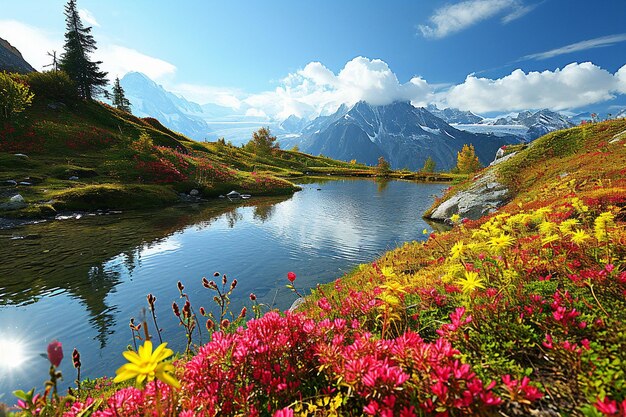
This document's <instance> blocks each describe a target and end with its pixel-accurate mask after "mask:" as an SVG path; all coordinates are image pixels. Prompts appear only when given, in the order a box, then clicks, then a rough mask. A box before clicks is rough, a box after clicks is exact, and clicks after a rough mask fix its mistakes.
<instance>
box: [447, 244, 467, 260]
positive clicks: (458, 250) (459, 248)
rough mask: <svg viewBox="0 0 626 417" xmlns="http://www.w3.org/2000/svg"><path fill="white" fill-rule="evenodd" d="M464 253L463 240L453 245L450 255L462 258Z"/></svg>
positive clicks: (453, 257) (454, 257)
mask: <svg viewBox="0 0 626 417" xmlns="http://www.w3.org/2000/svg"><path fill="white" fill-rule="evenodd" d="M464 253H465V247H464V246H463V241H461V240H459V241H458V242H456V243H455V244H454V246H452V249H450V255H451V256H452V259H456V258H460V257H462V256H463V254H464Z"/></svg>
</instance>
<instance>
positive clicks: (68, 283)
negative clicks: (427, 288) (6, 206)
mask: <svg viewBox="0 0 626 417" xmlns="http://www.w3.org/2000/svg"><path fill="white" fill-rule="evenodd" d="M313 181H315V182H309V183H305V184H301V186H302V188H303V189H302V191H300V192H297V193H295V194H294V195H292V196H285V197H255V196H253V197H252V198H250V199H248V200H239V201H229V200H228V199H215V200H210V201H208V202H205V203H199V204H186V205H181V206H175V207H170V208H165V209H159V210H155V211H150V212H145V211H128V212H122V213H112V214H111V213H109V214H104V213H81V214H80V215H71V216H68V217H67V218H66V219H64V220H54V221H46V222H43V223H39V224H31V225H25V226H20V227H16V228H12V229H5V230H0V402H6V403H8V404H14V402H15V399H14V398H13V397H12V394H11V392H12V391H13V390H15V389H23V390H25V391H26V390H29V389H31V388H36V391H37V392H42V391H43V388H44V387H43V384H44V382H45V381H46V379H48V370H49V364H48V361H47V360H46V359H44V358H43V357H41V354H43V353H44V352H45V350H46V346H47V344H48V343H49V342H50V341H52V340H55V339H56V340H59V341H60V342H61V343H62V344H63V349H64V353H65V359H64V360H63V361H62V363H61V365H60V368H59V369H60V370H61V371H62V373H63V377H64V379H63V382H62V383H61V385H60V386H61V388H62V389H65V388H66V387H67V386H70V385H73V381H74V379H75V378H76V371H75V370H74V369H73V366H72V359H71V352H72V349H73V348H77V349H78V350H79V351H80V354H81V361H82V375H81V378H95V377H100V376H105V375H106V376H114V372H115V370H116V369H117V368H118V367H119V366H121V365H122V364H123V363H124V362H125V360H124V358H123V357H122V354H121V353H122V351H123V350H125V349H126V348H127V347H128V346H132V343H133V342H132V340H133V339H132V335H131V330H130V328H129V321H130V319H131V318H134V319H135V322H136V323H139V322H141V321H142V320H144V319H146V320H147V321H148V323H149V327H150V331H151V333H152V334H153V336H155V333H156V332H155V331H154V326H153V322H152V317H151V314H150V312H149V310H148V308H147V307H148V304H147V301H146V296H147V294H149V293H151V294H153V295H154V296H155V297H156V303H155V311H156V315H157V320H158V324H159V327H160V328H161V329H162V332H161V334H162V337H163V340H164V341H167V342H168V346H169V347H171V348H173V349H174V350H175V351H184V349H185V332H184V330H183V328H182V327H181V326H179V322H178V318H177V317H176V316H175V315H174V314H173V312H172V302H174V301H176V302H178V303H179V305H180V306H181V307H182V304H183V303H184V300H182V299H181V298H180V293H179V290H178V288H177V282H178V281H181V282H182V283H183V284H184V286H185V288H184V292H185V293H186V294H187V295H188V296H189V299H190V300H191V303H192V306H193V307H194V308H195V309H196V311H197V309H198V308H199V307H200V306H203V307H204V308H206V309H207V310H210V309H211V308H213V307H214V306H215V303H214V301H213V295H214V293H213V292H212V291H211V290H208V289H206V288H204V287H203V285H202V278H203V277H207V279H209V280H210V279H215V280H216V281H217V282H218V284H221V281H220V280H221V275H220V277H217V278H214V277H213V274H214V273H215V272H219V273H220V274H226V275H227V277H228V281H229V283H230V282H231V281H232V279H233V278H236V279H237V281H238V285H237V287H236V288H235V289H234V291H233V293H232V296H231V305H230V309H231V310H232V311H233V314H235V316H236V315H237V314H238V313H239V311H240V310H241V308H242V307H243V306H248V312H249V313H248V314H251V311H250V305H251V302H250V300H249V295H250V293H254V294H255V295H256V296H257V301H258V302H259V303H262V304H265V305H266V306H267V308H278V309H280V310H286V309H288V308H289V307H290V306H291V304H292V303H293V302H294V301H295V300H296V298H297V296H296V295H295V294H294V293H293V292H292V291H291V290H289V289H288V288H286V284H288V283H289V281H287V272H289V271H293V272H295V273H296V275H297V278H296V280H295V282H294V285H295V287H296V288H297V289H298V291H299V292H300V293H303V294H306V293H308V291H309V290H310V289H311V288H315V286H316V285H317V284H318V283H319V284H322V283H327V282H331V281H333V280H334V279H336V278H339V277H341V276H342V275H344V274H345V273H347V272H349V271H351V270H352V269H353V268H355V267H357V266H358V265H359V264H361V263H370V262H372V261H374V260H375V259H376V258H377V257H378V256H380V255H382V254H383V253H384V252H385V251H387V250H390V249H393V248H395V247H397V246H398V245H401V244H402V243H404V242H406V241H412V240H420V239H425V238H426V236H424V234H423V230H424V229H428V230H432V226H431V225H429V224H427V223H426V222H425V221H424V220H423V219H422V217H421V215H422V213H423V212H424V211H425V210H426V209H427V208H428V207H429V206H430V205H431V204H432V202H433V199H434V196H437V195H440V194H441V192H442V190H443V189H444V188H446V187H447V186H448V185H447V184H429V183H416V182H409V181H383V182H381V181H375V180H371V179H370V180H364V179H358V180H357V179H339V180H336V179H335V180H328V181H326V180H313ZM200 324H201V325H204V320H203V319H202V318H200ZM202 337H203V338H204V341H205V342H206V341H207V333H206V331H205V332H204V333H203V334H202ZM195 341H196V342H199V341H200V340H199V337H198V335H197V334H196V340H195ZM44 356H45V355H44Z"/></svg>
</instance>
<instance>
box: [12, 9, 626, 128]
mask: <svg viewBox="0 0 626 417" xmlns="http://www.w3.org/2000/svg"><path fill="white" fill-rule="evenodd" d="M5 3H8V4H4V5H3V12H2V15H0V37H3V38H5V39H7V40H9V42H11V43H12V44H13V45H15V46H17V47H18V48H19V49H20V50H21V51H22V52H23V54H24V56H25V57H26V59H27V60H29V62H31V63H32V64H33V65H35V67H41V65H43V63H45V61H46V57H45V52H46V50H50V49H59V50H60V45H61V42H62V37H63V31H64V20H63V14H62V8H63V5H64V4H65V1H62V0H21V1H19V2H18V1H11V2H5ZM598 3H600V2H589V1H579V0H465V1H458V0H450V1H439V0H437V1H434V0H433V1H426V0H420V1H406V0H397V1H395V0H394V1H385V2H378V1H362V0H361V1H352V0H350V1H337V0H334V1H330V0H318V1H316V2H300V1H287V0H280V1H269V0H268V1H252V0H249V1H228V2H225V1H208V0H185V1H176V2H173V1H155V0H152V1H147V0H133V1H127V0H107V1H106V2H104V1H97V0H78V7H79V9H82V10H83V18H84V21H85V23H86V24H88V25H93V26H94V30H93V33H94V36H95V38H96V41H97V42H98V45H99V47H100V50H99V52H98V53H99V55H98V57H99V58H100V59H102V60H103V61H104V67H105V69H107V70H108V71H110V73H111V75H119V76H120V77H121V76H123V75H124V73H125V72H126V71H129V70H137V71H142V72H145V73H147V74H148V75H149V76H150V77H151V78H153V79H155V80H156V81H157V82H159V83H160V84H163V85H164V86H165V87H166V88H168V89H170V90H173V91H176V92H179V93H181V94H183V95H185V96H186V97H187V98H189V99H192V100H194V101H198V102H200V103H204V102H217V103H219V104H223V105H230V106H232V107H237V106H239V107H241V106H245V107H246V108H247V109H248V110H249V111H251V112H253V113H254V112H258V113H259V114H267V115H271V116H286V115H287V113H289V112H293V113H297V114H299V115H310V114H311V113H319V112H328V111H332V109H333V108H334V107H336V106H337V105H339V104H340V103H342V102H346V103H350V102H352V101H354V100H358V99H368V100H373V101H379V102H381V103H384V102H387V101H389V100H395V99H410V100H412V101H413V102H414V104H426V103H430V102H434V103H438V104H439V105H442V106H443V105H453V106H456V107H460V108H464V109H469V110H473V111H476V112H481V113H497V112H507V111H515V110H521V109H523V108H542V107H550V108H553V109H555V110H577V109H594V108H597V109H599V110H602V111H610V110H611V107H610V106H616V107H621V106H626V100H625V99H624V98H625V97H624V96H625V94H626V68H624V69H623V70H622V72H619V71H620V69H621V68H623V67H624V66H625V65H626V27H625V26H624V24H623V22H624V21H626V1H624V0H606V1H603V2H601V3H600V4H601V5H598ZM358 57H362V58H358ZM355 58H356V59H357V60H356V61H355ZM378 60H380V61H378ZM587 62H590V63H591V64H587V65H586V66H583V63H587ZM311 63H319V64H313V65H312V64H311ZM516 70H521V71H516ZM533 71H537V72H539V73H538V74H529V73H530V72H533ZM342 72H343V75H342ZM471 74H474V75H473V76H472V77H471V79H467V77H468V76H469V75H471ZM411 80H413V81H411ZM568 88H569V89H568ZM531 90H532V92H534V94H530V93H529V91H531Z"/></svg>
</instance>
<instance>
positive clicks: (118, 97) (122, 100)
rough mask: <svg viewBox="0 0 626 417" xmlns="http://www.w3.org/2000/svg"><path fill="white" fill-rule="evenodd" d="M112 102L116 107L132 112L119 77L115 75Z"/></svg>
mask: <svg viewBox="0 0 626 417" xmlns="http://www.w3.org/2000/svg"><path fill="white" fill-rule="evenodd" d="M112 103H113V106H114V107H115V108H116V109H119V110H122V111H125V112H126V113H130V101H129V100H128V99H127V98H126V96H125V95H124V89H123V88H122V86H121V85H120V79H119V77H115V82H114V83H113V100H112Z"/></svg>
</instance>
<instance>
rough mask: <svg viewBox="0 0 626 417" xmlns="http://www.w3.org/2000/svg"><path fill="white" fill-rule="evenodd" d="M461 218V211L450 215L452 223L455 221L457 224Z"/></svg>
mask: <svg viewBox="0 0 626 417" xmlns="http://www.w3.org/2000/svg"><path fill="white" fill-rule="evenodd" d="M459 220H461V216H459V213H455V214H453V215H452V216H450V221H451V222H452V223H455V224H456V223H458V222H459Z"/></svg>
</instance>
